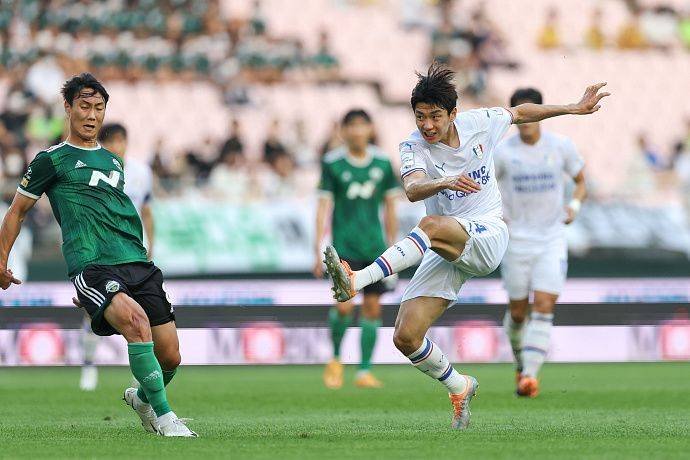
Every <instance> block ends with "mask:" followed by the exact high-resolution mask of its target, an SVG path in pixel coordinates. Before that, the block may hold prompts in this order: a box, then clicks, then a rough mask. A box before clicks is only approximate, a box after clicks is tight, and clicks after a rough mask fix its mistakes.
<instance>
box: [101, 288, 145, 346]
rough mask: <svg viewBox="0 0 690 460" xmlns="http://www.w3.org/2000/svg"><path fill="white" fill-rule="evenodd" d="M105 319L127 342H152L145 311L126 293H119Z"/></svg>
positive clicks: (107, 310) (104, 314)
mask: <svg viewBox="0 0 690 460" xmlns="http://www.w3.org/2000/svg"><path fill="white" fill-rule="evenodd" d="M103 317H104V318H105V320H106V321H107V322H108V324H110V325H111V326H112V327H113V328H115V330H117V331H118V332H119V333H120V334H122V336H123V337H124V338H125V339H126V340H127V342H150V341H151V326H150V324H149V320H148V317H147V315H146V312H145V311H144V309H143V308H142V307H141V305H139V304H138V303H137V302H136V301H135V300H134V299H133V298H131V297H130V296H129V295H127V294H125V293H124V292H118V293H117V294H116V295H115V296H114V297H113V298H112V300H111V301H110V304H109V305H108V307H107V308H106V309H105V311H104V313H103Z"/></svg>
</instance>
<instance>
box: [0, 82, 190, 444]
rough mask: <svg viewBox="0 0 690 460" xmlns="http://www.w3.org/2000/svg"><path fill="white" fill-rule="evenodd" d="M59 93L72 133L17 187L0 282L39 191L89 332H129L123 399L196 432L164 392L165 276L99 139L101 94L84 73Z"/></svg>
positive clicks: (172, 333)
mask: <svg viewBox="0 0 690 460" xmlns="http://www.w3.org/2000/svg"><path fill="white" fill-rule="evenodd" d="M62 96H63V98H64V107H65V112H66V114H67V118H68V120H69V135H68V136H67V139H66V140H65V142H62V143H60V144H57V145H55V146H53V147H50V148H49V149H47V150H45V151H42V152H39V153H38V155H36V157H35V158H34V159H33V161H32V162H31V164H30V165H29V168H28V169H27V171H26V174H25V175H24V177H23V178H22V180H21V182H20V184H19V187H18V188H17V193H16V194H15V196H14V200H13V201H12V205H11V207H10V210H9V211H8V212H7V214H6V215H5V218H4V220H3V222H2V227H1V228H0V287H2V289H7V288H8V287H9V286H10V285H11V284H13V283H14V284H19V283H20V282H21V281H20V280H18V279H16V278H14V276H13V275H12V272H11V271H10V270H7V256H8V254H9V252H10V250H11V249H12V245H13V244H14V241H15V240H16V238H17V235H19V231H20V228H21V224H22V222H23V221H24V218H25V217H26V214H27V212H28V211H29V210H30V209H31V208H32V207H33V206H34V204H36V201H37V200H38V199H39V198H40V197H41V195H43V194H44V193H45V194H46V195H47V196H48V199H49V200H50V205H51V207H52V209H53V214H54V215H55V218H56V220H57V221H58V224H60V227H61V229H62V240H63V243H62V253H63V256H64V257H65V261H66V262H67V267H68V270H69V277H70V279H71V280H72V282H73V283H74V286H75V288H76V289H77V299H75V303H76V304H78V305H80V306H82V307H84V309H86V311H87V312H88V314H89V316H90V317H91V328H92V329H93V331H94V332H95V333H96V334H98V335H112V334H122V336H124V338H125V339H126V340H127V347H128V354H129V364H130V368H131V370H132V374H133V375H134V376H135V377H136V379H137V380H138V381H139V383H140V384H141V388H140V389H139V390H137V389H135V388H128V389H126V390H125V395H124V400H125V401H126V403H127V404H128V405H130V406H131V407H132V408H133V409H134V410H135V411H136V412H137V414H138V415H139V417H140V418H141V421H142V424H143V426H144V428H145V429H146V430H147V431H150V432H153V433H158V434H160V435H163V436H183V437H195V436H196V433H194V432H193V431H191V430H190V429H189V428H187V427H186V426H185V424H184V423H183V422H182V421H181V420H180V419H178V418H177V416H176V415H175V413H174V412H173V411H172V410H171V409H170V405H169V404H168V400H167V396H166V391H165V385H167V383H168V382H169V381H170V380H171V379H172V377H173V376H174V375H175V371H176V369H177V366H178V365H179V364H180V359H181V358H180V352H179V342H178V338H177V329H176V327H175V316H174V314H173V312H172V305H170V302H169V301H168V299H167V295H166V293H165V291H164V290H163V275H162V273H161V271H160V270H159V269H158V268H157V267H156V266H155V265H154V264H153V263H151V262H148V261H147V257H146V249H145V248H144V246H143V243H142V237H143V232H142V227H141V220H140V219H139V215H138V214H137V210H136V209H135V208H134V205H133V204H132V202H131V200H130V199H129V197H128V196H127V195H126V194H125V193H124V190H123V188H124V172H123V165H122V159H120V158H119V157H118V156H116V155H115V154H113V153H111V152H109V151H108V150H106V149H104V148H102V147H101V146H100V145H99V144H98V141H97V136H98V131H99V130H100V128H101V125H102V124H103V118H104V116H105V109H106V105H107V103H108V93H107V92H106V90H105V88H104V87H103V85H101V83H100V82H99V81H98V80H96V79H95V78H94V77H93V75H91V74H88V73H84V74H81V75H79V76H75V77H73V78H71V79H70V80H68V81H67V82H66V83H65V85H64V86H63V88H62Z"/></svg>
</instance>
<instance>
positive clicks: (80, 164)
mask: <svg viewBox="0 0 690 460" xmlns="http://www.w3.org/2000/svg"><path fill="white" fill-rule="evenodd" d="M84 166H86V163H84V162H83V161H81V160H77V162H76V163H75V164H74V169H77V168H83V167H84Z"/></svg>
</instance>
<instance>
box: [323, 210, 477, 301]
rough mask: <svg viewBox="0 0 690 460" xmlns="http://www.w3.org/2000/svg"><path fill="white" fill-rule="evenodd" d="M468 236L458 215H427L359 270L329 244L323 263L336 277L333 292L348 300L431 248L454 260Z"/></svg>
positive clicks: (407, 264) (402, 267)
mask: <svg viewBox="0 0 690 460" xmlns="http://www.w3.org/2000/svg"><path fill="white" fill-rule="evenodd" d="M467 240H469V235H468V234H467V232H466V231H465V229H464V228H463V227H462V226H461V225H460V223H459V222H458V221H457V220H456V219H454V218H452V217H445V216H426V217H424V218H422V220H421V221H420V222H419V225H418V226H417V227H415V228H413V229H412V231H411V232H410V233H409V234H408V235H407V236H406V237H405V238H404V239H402V240H400V241H398V242H397V243H395V244H394V245H393V246H391V247H389V248H388V249H386V250H385V251H384V252H383V254H381V255H380V256H379V257H377V258H376V260H375V261H374V263H372V264H371V265H369V266H367V267H365V268H364V269H362V270H358V271H352V270H351V269H350V266H349V265H348V263H347V262H345V261H341V260H340V257H338V253H337V252H336V250H335V248H334V247H333V246H328V247H327V248H326V251H325V252H324V255H325V260H324V263H325V264H326V270H327V271H328V274H329V275H330V277H331V280H332V281H333V288H332V289H333V295H334V297H335V299H336V300H337V301H339V302H345V301H346V300H349V299H351V298H353V297H354V296H355V295H356V294H357V292H359V291H360V290H362V288H364V287H365V286H369V285H370V284H374V283H376V282H378V281H380V280H382V279H383V278H385V277H387V276H390V275H392V274H394V273H399V272H401V271H403V270H405V269H406V268H409V267H412V266H414V265H417V264H418V263H419V262H420V261H421V260H422V257H423V256H424V253H425V252H426V251H427V249H429V248H431V249H433V250H434V251H435V252H437V253H438V254H439V255H441V256H442V257H443V258H444V259H446V260H448V261H454V260H456V259H457V258H459V257H460V255H461V254H462V251H463V249H464V247H465V242H467Z"/></svg>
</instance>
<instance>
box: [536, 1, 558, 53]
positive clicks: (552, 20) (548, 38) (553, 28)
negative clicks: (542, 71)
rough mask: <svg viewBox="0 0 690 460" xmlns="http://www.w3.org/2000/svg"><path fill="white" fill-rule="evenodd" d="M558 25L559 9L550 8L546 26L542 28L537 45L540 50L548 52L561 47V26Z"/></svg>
mask: <svg viewBox="0 0 690 460" xmlns="http://www.w3.org/2000/svg"><path fill="white" fill-rule="evenodd" d="M558 23H559V17H558V9H556V8H555V7H551V8H549V9H548V10H547V12H546V19H545V22H544V26H543V27H542V28H541V31H540V32H539V36H538V38H537V45H539V47H540V48H542V49H545V50H548V49H554V48H559V47H560V46H561V34H560V30H559V29H560V26H559V24H558Z"/></svg>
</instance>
